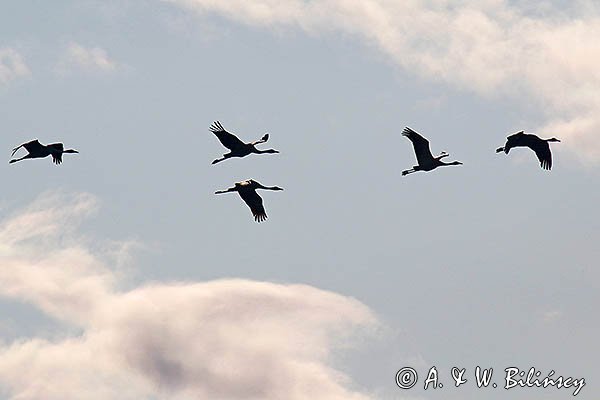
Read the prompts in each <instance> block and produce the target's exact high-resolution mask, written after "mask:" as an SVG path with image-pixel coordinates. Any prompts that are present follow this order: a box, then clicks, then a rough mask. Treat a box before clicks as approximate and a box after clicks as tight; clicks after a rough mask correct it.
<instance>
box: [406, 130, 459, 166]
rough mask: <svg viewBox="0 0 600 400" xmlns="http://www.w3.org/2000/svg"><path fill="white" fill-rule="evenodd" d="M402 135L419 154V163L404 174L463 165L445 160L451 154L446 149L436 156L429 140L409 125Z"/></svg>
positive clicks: (416, 153)
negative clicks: (432, 152)
mask: <svg viewBox="0 0 600 400" xmlns="http://www.w3.org/2000/svg"><path fill="white" fill-rule="evenodd" d="M402 136H406V137H407V138H408V139H410V141H411V142H412V144H413V148H414V150H415V155H416V156H417V163H418V165H415V166H414V167H412V168H411V169H407V170H404V171H402V175H408V174H411V173H413V172H417V171H431V170H433V169H436V168H437V167H443V166H446V165H462V163H461V162H460V161H452V162H449V163H447V162H444V161H441V160H442V158H444V157H448V156H449V155H450V154H448V153H446V152H445V151H443V152H441V153H440V155H439V156H437V157H434V156H433V155H432V154H431V150H430V149H429V140H427V139H425V138H424V137H423V136H421V135H419V134H418V133H417V132H415V131H413V130H412V129H410V128H409V127H406V128H404V130H403V131H402Z"/></svg>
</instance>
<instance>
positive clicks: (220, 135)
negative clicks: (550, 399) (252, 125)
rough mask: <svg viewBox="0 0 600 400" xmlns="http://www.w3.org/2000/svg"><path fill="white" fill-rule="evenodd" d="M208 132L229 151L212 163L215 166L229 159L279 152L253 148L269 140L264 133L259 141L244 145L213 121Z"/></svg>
mask: <svg viewBox="0 0 600 400" xmlns="http://www.w3.org/2000/svg"><path fill="white" fill-rule="evenodd" d="M209 130H210V131H211V132H212V133H214V134H215V136H217V139H219V141H220V142H221V143H222V144H223V146H225V147H227V148H228V149H229V153H227V154H223V158H218V159H216V160H214V161H213V162H212V163H213V164H216V163H218V162H221V161H224V160H226V159H228V158H231V157H245V156H247V155H248V154H252V153H255V154H265V153H279V151H277V150H274V149H268V150H259V149H257V148H256V147H255V146H256V145H257V144H261V143H265V142H266V141H267V140H269V134H268V133H266V134H265V135H264V136H263V137H262V138H261V139H260V140H257V141H254V142H250V143H244V142H242V141H241V140H240V139H238V138H237V136H235V135H234V134H233V133H230V132H227V131H226V130H225V129H224V128H223V125H221V123H220V122H219V121H215V122H213V123H212V125H211V126H210V127H209Z"/></svg>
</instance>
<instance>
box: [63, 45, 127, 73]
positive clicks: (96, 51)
mask: <svg viewBox="0 0 600 400" xmlns="http://www.w3.org/2000/svg"><path fill="white" fill-rule="evenodd" d="M117 67H118V64H117V63H116V61H114V60H113V59H111V58H110V57H109V56H108V53H107V52H106V50H104V49H103V48H100V47H85V46H82V45H80V44H79V43H75V42H72V43H70V44H69V46H68V47H67V49H66V51H65V54H64V55H63V57H62V60H61V61H60V62H59V64H58V67H57V68H58V71H59V72H62V73H66V72H68V71H71V70H75V69H77V70H83V71H88V72H113V71H115V70H116V69H117Z"/></svg>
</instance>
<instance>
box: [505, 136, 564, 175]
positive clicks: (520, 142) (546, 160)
mask: <svg viewBox="0 0 600 400" xmlns="http://www.w3.org/2000/svg"><path fill="white" fill-rule="evenodd" d="M549 142H560V140H558V139H557V138H551V139H541V138H539V137H538V136H536V135H534V134H531V133H525V131H519V132H517V133H514V134H512V135H510V136H508V137H507V138H506V144H505V145H504V147H498V148H497V149H496V153H500V152H502V151H503V152H505V153H506V154H508V152H509V151H510V149H512V148H513V147H529V148H530V149H531V150H533V151H534V152H535V155H536V156H537V158H538V160H540V167H542V168H543V169H546V170H550V169H552V152H551V151H550V145H549V144H548V143H549Z"/></svg>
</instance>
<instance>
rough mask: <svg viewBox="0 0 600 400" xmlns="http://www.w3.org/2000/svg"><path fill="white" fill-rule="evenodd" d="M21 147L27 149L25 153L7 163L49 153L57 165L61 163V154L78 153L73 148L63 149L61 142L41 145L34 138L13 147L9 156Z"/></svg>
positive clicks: (45, 155) (40, 156)
mask: <svg viewBox="0 0 600 400" xmlns="http://www.w3.org/2000/svg"><path fill="white" fill-rule="evenodd" d="M21 147H24V148H25V150H27V154H26V155H25V156H23V157H21V158H16V159H13V160H10V161H9V164H12V163H16V162H17V161H21V160H25V159H28V158H44V157H48V156H50V155H51V156H52V161H53V162H54V164H56V165H58V164H60V163H62V155H63V154H64V153H79V152H78V151H77V150H73V149H68V150H65V149H64V146H63V144H62V143H52V144H48V145H43V144H41V143H40V142H39V141H38V140H37V139H36V140H32V141H31V142H27V143H23V144H22V145H20V146H17V147H15V148H14V149H13V151H12V154H11V155H10V156H11V157H12V156H14V155H15V153H16V152H17V151H18V150H19V149H20V148H21Z"/></svg>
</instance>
